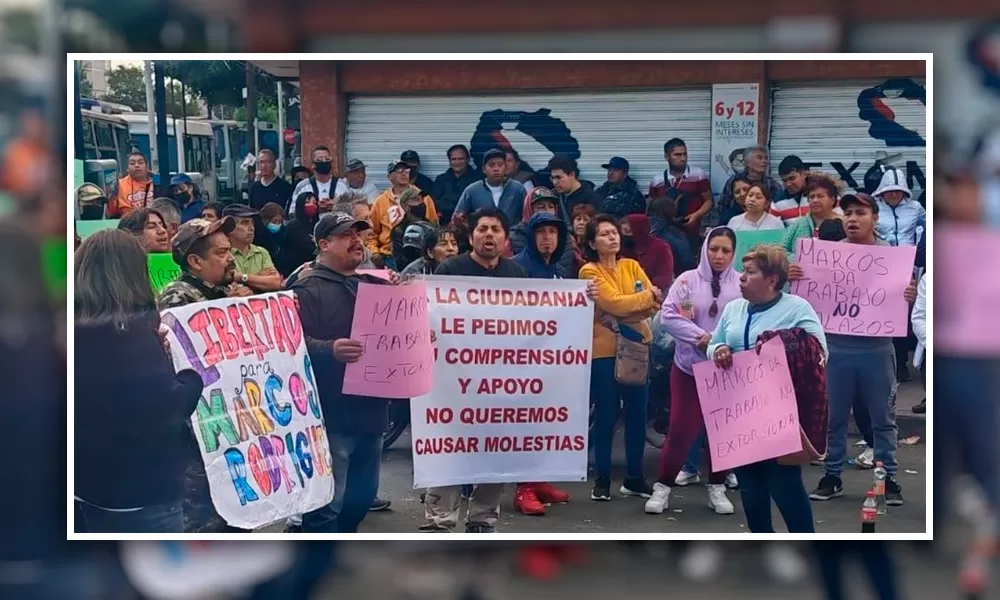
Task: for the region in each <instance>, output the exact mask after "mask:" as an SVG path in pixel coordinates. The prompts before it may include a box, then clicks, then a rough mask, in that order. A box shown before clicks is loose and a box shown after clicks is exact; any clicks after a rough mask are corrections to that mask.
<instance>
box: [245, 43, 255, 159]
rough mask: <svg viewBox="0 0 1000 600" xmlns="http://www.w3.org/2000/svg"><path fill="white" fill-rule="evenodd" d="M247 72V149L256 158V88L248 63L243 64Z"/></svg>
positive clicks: (251, 68)
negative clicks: (250, 149) (251, 150)
mask: <svg viewBox="0 0 1000 600" xmlns="http://www.w3.org/2000/svg"><path fill="white" fill-rule="evenodd" d="M243 64H244V65H246V72H247V142H248V143H247V147H248V148H253V154H254V156H257V150H258V149H257V86H256V85H254V83H255V81H256V78H255V77H254V68H253V65H251V64H250V63H249V62H244V63H243Z"/></svg>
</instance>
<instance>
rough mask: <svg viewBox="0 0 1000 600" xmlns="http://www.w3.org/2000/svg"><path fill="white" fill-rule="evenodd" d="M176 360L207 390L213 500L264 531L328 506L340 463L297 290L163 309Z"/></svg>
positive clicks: (201, 434) (204, 450) (204, 403)
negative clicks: (297, 303)
mask: <svg viewBox="0 0 1000 600" xmlns="http://www.w3.org/2000/svg"><path fill="white" fill-rule="evenodd" d="M160 316H161V318H162V321H163V324H164V325H166V326H167V328H168V329H169V333H168V334H167V339H168V341H169V342H170V353H171V355H172V358H173V361H174V366H175V367H176V368H177V369H178V370H180V369H194V370H195V371H196V372H197V373H198V374H199V375H200V376H201V380H202V382H203V383H204V384H205V390H204V392H203V393H202V396H201V399H200V400H199V401H198V406H197V408H196V409H195V412H194V413H193V414H192V415H191V425H192V429H194V433H195V437H196V439H197V442H198V447H199V449H200V450H201V456H202V460H203V461H204V463H205V473H206V475H207V476H208V487H209V491H210V492H211V495H212V504H214V505H215V509H216V510H217V511H218V513H219V515H220V516H221V517H222V518H223V519H225V520H226V523H228V524H230V525H232V526H234V527H241V528H244V529H256V528H257V527H261V526H264V525H269V524H271V523H275V522H278V521H283V520H284V519H286V518H288V517H290V516H292V515H296V514H302V513H306V512H309V511H313V510H316V509H317V508H319V507H321V506H324V505H326V504H329V503H330V500H332V499H333V487H334V481H333V467H332V465H333V462H332V457H331V455H330V444H329V442H328V440H327V436H326V427H325V425H324V422H323V411H322V408H321V406H320V403H319V395H318V394H317V391H316V384H315V381H316V379H315V377H314V375H313V370H312V362H311V360H310V358H309V353H308V352H307V351H306V341H305V336H304V335H303V333H302V324H301V322H300V321H299V313H298V310H297V309H296V307H295V297H294V296H293V295H292V293H291V292H276V293H273V294H261V295H257V296H252V297H249V298H224V299H221V300H212V301H209V302H198V303H195V304H189V305H187V306H181V307H178V308H171V309H168V310H165V311H163V312H162V313H161V315H160Z"/></svg>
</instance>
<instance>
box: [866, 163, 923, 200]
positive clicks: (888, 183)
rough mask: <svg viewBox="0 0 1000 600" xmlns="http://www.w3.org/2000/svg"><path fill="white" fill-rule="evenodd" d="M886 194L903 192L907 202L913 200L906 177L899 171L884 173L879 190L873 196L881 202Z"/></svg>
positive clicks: (889, 170) (890, 169)
mask: <svg viewBox="0 0 1000 600" xmlns="http://www.w3.org/2000/svg"><path fill="white" fill-rule="evenodd" d="M886 192H903V195H904V196H906V200H909V199H911V198H913V192H911V191H910V188H908V187H906V176H905V175H903V174H902V173H901V172H900V171H899V169H893V168H888V169H886V170H885V172H883V173H882V181H880V182H879V184H878V189H876V190H875V193H874V194H872V196H874V197H875V199H876V200H881V199H882V194H884V193H886Z"/></svg>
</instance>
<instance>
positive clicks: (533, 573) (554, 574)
mask: <svg viewBox="0 0 1000 600" xmlns="http://www.w3.org/2000/svg"><path fill="white" fill-rule="evenodd" d="M518 562H519V563H520V565H519V566H520V567H521V573H523V574H524V575H527V576H528V577H530V578H532V579H535V580H543V581H551V580H553V579H556V578H558V577H559V575H561V574H562V565H560V564H559V558H558V557H557V556H556V555H555V553H554V552H553V551H552V549H551V548H549V547H547V546H528V547H526V548H524V549H522V550H521V556H520V560H519V561H518Z"/></svg>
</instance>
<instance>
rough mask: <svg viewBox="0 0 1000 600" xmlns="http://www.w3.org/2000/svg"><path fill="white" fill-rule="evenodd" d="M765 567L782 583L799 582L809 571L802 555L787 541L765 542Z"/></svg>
mask: <svg viewBox="0 0 1000 600" xmlns="http://www.w3.org/2000/svg"><path fill="white" fill-rule="evenodd" d="M764 568H765V569H766V570H767V572H768V573H769V574H770V575H771V577H773V578H775V579H776V580H778V581H780V582H781V583H798V582H800V581H802V580H803V579H805V577H806V575H808V572H809V566H808V565H807V564H806V561H805V559H804V558H802V555H801V554H800V553H798V552H797V551H796V550H795V547H794V546H792V545H791V544H787V543H785V542H765V543H764Z"/></svg>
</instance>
